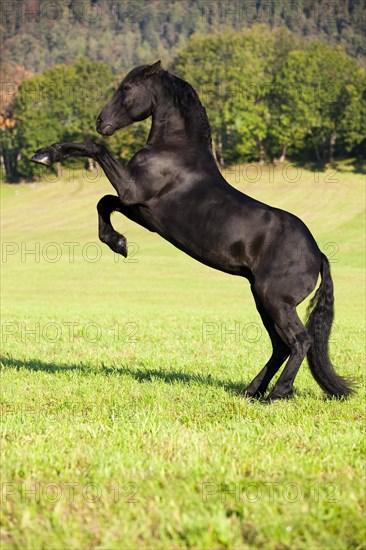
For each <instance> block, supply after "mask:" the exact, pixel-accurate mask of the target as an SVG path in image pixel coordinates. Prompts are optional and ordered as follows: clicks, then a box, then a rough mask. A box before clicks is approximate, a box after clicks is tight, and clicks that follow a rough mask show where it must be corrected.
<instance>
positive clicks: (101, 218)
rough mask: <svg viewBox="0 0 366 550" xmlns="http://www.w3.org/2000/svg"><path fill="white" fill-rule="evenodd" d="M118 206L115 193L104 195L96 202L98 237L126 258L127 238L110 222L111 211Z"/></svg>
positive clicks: (119, 204)
mask: <svg viewBox="0 0 366 550" xmlns="http://www.w3.org/2000/svg"><path fill="white" fill-rule="evenodd" d="M120 207H121V201H120V199H119V197H117V196H115V195H105V196H104V197H103V198H102V199H100V201H99V202H98V204H97V210H98V222H99V238H100V240H101V241H102V242H103V243H105V244H107V245H108V246H109V248H111V249H112V250H113V252H116V253H117V254H122V256H124V257H125V258H126V256H127V240H126V238H125V237H124V236H123V235H121V234H120V233H117V231H116V230H115V229H113V227H112V224H111V214H112V212H115V211H118V210H120Z"/></svg>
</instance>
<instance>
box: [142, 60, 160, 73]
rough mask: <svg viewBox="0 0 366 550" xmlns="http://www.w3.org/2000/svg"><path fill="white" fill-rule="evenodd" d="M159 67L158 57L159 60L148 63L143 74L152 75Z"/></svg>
mask: <svg viewBox="0 0 366 550" xmlns="http://www.w3.org/2000/svg"><path fill="white" fill-rule="evenodd" d="M160 67H161V61H160V59H159V61H156V63H153V64H152V65H150V66H149V67H147V68H146V69H145V71H144V76H146V77H149V76H153V75H154V74H155V73H157V72H158V70H159V69H160Z"/></svg>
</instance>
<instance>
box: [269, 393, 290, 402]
mask: <svg viewBox="0 0 366 550" xmlns="http://www.w3.org/2000/svg"><path fill="white" fill-rule="evenodd" d="M293 394H294V393H293V391H291V392H290V393H287V394H285V395H284V394H281V393H277V392H273V391H272V392H271V393H270V394H269V396H268V397H267V398H266V402H267V403H272V402H273V401H277V400H279V399H291V397H292V396H293Z"/></svg>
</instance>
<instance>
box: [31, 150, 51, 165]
mask: <svg viewBox="0 0 366 550" xmlns="http://www.w3.org/2000/svg"><path fill="white" fill-rule="evenodd" d="M29 160H31V161H32V162H36V163H37V164H44V165H46V166H50V164H52V159H51V155H50V154H49V153H46V152H45V151H42V150H40V151H36V152H35V153H34V155H33V156H32V157H31V158H30V159H29Z"/></svg>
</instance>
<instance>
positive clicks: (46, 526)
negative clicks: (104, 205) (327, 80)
mask: <svg viewBox="0 0 366 550" xmlns="http://www.w3.org/2000/svg"><path fill="white" fill-rule="evenodd" d="M226 176H227V177H228V179H230V180H231V181H232V183H233V184H234V185H236V186H238V187H240V188H242V189H243V190H245V192H247V193H248V194H249V195H253V196H255V197H257V198H259V199H261V200H263V201H265V202H268V203H269V204H272V205H275V206H280V207H282V208H285V209H288V210H290V211H292V212H294V213H295V214H297V215H298V216H300V217H301V218H302V219H303V220H304V221H305V222H306V223H307V224H308V225H309V227H310V229H311V230H312V232H313V233H314V235H315V237H316V239H317V241H318V243H319V245H320V246H321V248H322V249H323V250H324V251H325V252H326V253H327V254H328V256H329V257H330V259H331V262H332V264H331V265H332V273H333V278H334V283H335V296H336V323H335V327H334V331H333V335H332V342H331V355H332V359H333V361H334V363H335V365H336V367H337V370H338V372H339V373H341V374H350V375H353V376H355V377H356V379H357V380H358V381H359V384H360V387H359V389H358V393H357V395H356V396H355V397H353V398H352V399H350V400H349V401H347V402H339V401H332V400H327V399H326V398H325V396H324V394H323V393H322V392H321V390H320V388H319V387H318V386H317V385H316V383H315V382H314V380H313V379H312V377H311V375H310V373H309V370H308V367H307V365H306V364H305V363H304V365H303V366H302V368H301V369H300V372H299V375H298V377H297V379H296V390H297V391H296V394H295V397H294V398H293V399H292V400H290V401H286V402H275V403H273V404H272V405H264V404H262V403H260V402H248V401H246V400H245V399H243V398H242V397H241V392H242V390H243V389H244V387H245V386H246V384H248V383H249V382H250V380H251V379H252V377H254V376H255V374H256V373H257V372H258V371H259V369H260V368H261V367H262V366H263V364H264V363H265V361H266V359H267V358H268V356H269V354H270V345H269V340H268V338H267V335H266V334H265V333H264V329H263V327H262V324H261V322H260V319H259V316H258V314H257V312H256V310H255V307H254V303H253V300H252V297H251V293H250V289H249V285H248V283H247V282H246V281H245V280H243V279H239V278H234V277H230V276H228V275H225V274H222V273H220V272H216V271H214V270H211V269H209V268H207V267H205V266H203V265H201V264H199V263H197V262H195V261H194V260H192V259H191V258H189V257H187V256H185V255H184V254H183V253H181V252H180V251H178V250H176V249H174V248H173V247H172V246H171V245H170V244H169V243H166V242H165V241H163V240H162V239H161V238H160V237H158V236H156V235H153V234H151V233H149V232H147V231H146V230H144V229H143V228H141V227H139V226H137V225H135V224H133V223H132V222H129V221H128V220H126V219H124V218H122V217H120V216H118V215H117V214H116V215H115V216H114V218H113V223H114V225H115V227H116V228H117V229H120V230H122V231H123V233H124V235H126V237H127V238H128V240H129V242H130V252H131V254H130V257H129V258H128V259H127V260H123V258H119V257H117V256H115V255H114V254H113V253H112V252H111V251H110V250H109V249H108V248H107V247H106V246H105V245H102V244H101V243H99V241H98V238H97V218H96V210H95V205H96V203H97V201H98V199H99V198H100V197H101V196H102V195H103V194H105V193H110V192H111V187H110V185H109V183H108V182H107V181H106V179H105V178H104V177H95V179H94V180H92V177H91V176H87V175H86V174H85V175H84V177H83V176H82V175H81V174H80V173H77V174H74V173H72V172H71V171H69V170H68V169H67V168H65V169H64V171H63V177H62V179H61V180H60V181H58V182H57V181H56V182H51V181H43V182H41V183H37V184H32V185H17V186H9V185H2V187H1V191H2V264H1V267H2V270H1V271H2V286H1V288H2V319H1V329H2V334H1V343H2V351H3V353H2V372H1V375H2V379H1V402H2V440H1V450H2V477H1V482H2V514H1V523H2V525H1V536H2V542H1V544H2V546H1V547H2V548H3V549H4V550H5V549H10V548H19V549H20V548H26V549H61V548H72V549H81V548H83V549H86V548H93V549H117V548H124V549H133V548H144V549H148V548H151V549H157V548H159V549H160V548H164V549H171V548H174V549H181V548H196V549H203V548H205V549H206V548H207V549H208V548H210V549H213V548H231V549H234V548H235V549H239V548H240V549H246V548H268V549H272V548H273V549H276V550H280V549H294V548H295V549H300V548H301V549H302V548H306V549H315V548H322V549H323V548H330V549H335V548H337V549H339V550H341V549H346V548H352V549H361V548H365V530H364V522H363V514H364V511H365V454H364V451H365V449H364V445H365V439H364V430H363V428H364V420H365V414H364V413H365V409H364V393H365V392H364V385H363V378H364V359H365V357H364V304H365V296H364V290H365V286H364V282H365V281H364V267H365V265H364V264H365V257H364V205H365V191H364V189H365V187H364V185H365V181H364V177H363V176H362V175H360V174H358V175H357V174H353V173H351V172H327V173H320V174H314V173H311V172H306V171H304V170H302V171H301V172H300V171H297V170H296V169H295V168H289V169H286V170H285V171H284V170H282V169H280V168H277V169H276V170H275V171H270V170H268V169H263V172H262V174H261V175H259V174H257V172H256V168H255V167H237V168H235V169H232V170H230V171H227V173H226ZM48 179H51V178H50V177H49V178H48ZM244 180H246V181H244ZM256 180H258V181H256ZM305 307H306V304H304V306H302V307H301V312H302V314H304V311H305Z"/></svg>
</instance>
